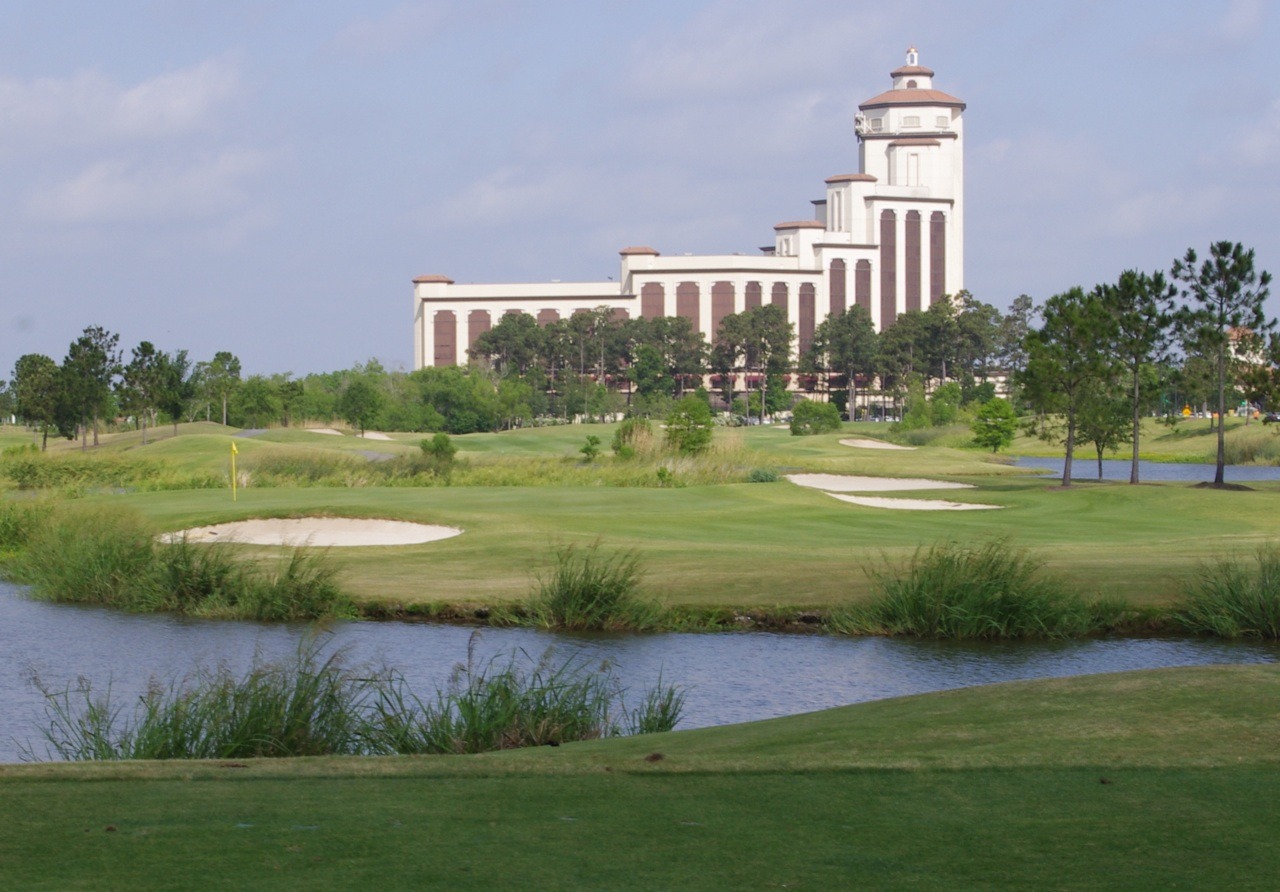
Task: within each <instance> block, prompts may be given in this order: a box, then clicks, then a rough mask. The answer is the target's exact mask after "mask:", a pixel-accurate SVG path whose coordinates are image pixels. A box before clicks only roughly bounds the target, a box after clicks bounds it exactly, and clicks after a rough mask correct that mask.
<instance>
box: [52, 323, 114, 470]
mask: <svg viewBox="0 0 1280 892" xmlns="http://www.w3.org/2000/svg"><path fill="white" fill-rule="evenodd" d="M119 343H120V336H119V335H117V334H112V333H111V332H109V331H107V330H106V329H104V328H102V327H100V326H97V325H92V326H90V327H88V328H86V329H85V330H84V333H83V334H82V335H80V337H78V338H76V340H75V341H73V342H72V343H71V347H70V349H68V351H67V358H66V359H65V360H63V362H62V374H63V387H64V389H65V393H66V395H67V398H68V405H69V406H70V407H71V410H72V412H73V414H74V416H75V417H76V419H77V420H78V421H79V423H80V425H81V431H82V432H83V437H82V439H81V442H80V448H81V449H84V448H86V447H87V445H88V439H89V433H88V432H89V426H90V424H92V426H93V445H94V446H97V445H98V423H99V421H100V420H101V419H102V415H103V413H104V412H105V411H106V408H107V405H108V403H109V402H110V400H111V382H112V381H113V380H114V379H115V377H116V375H117V374H119V372H120V353H119V351H118V350H117V349H116V348H117V345H118V344H119Z"/></svg>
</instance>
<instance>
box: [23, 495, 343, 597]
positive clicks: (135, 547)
mask: <svg viewBox="0 0 1280 892" xmlns="http://www.w3.org/2000/svg"><path fill="white" fill-rule="evenodd" d="M233 548H234V546H233V545H229V544H226V543H210V544H201V545H196V544H193V543H190V542H187V541H186V540H185V539H177V540H170V541H162V540H159V539H158V538H157V536H156V534H155V531H154V529H152V528H151V527H150V526H149V525H148V524H146V523H145V522H143V521H142V519H141V518H140V517H139V516H138V515H136V514H132V513H129V512H121V511H119V510H118V509H108V508H105V507H95V508H84V507H80V506H77V507H76V508H74V509H71V508H64V509H63V510H60V511H56V512H53V513H51V515H50V516H49V518H48V520H47V522H46V523H44V524H43V525H42V526H41V528H40V529H38V530H36V531H35V532H33V533H31V534H30V535H29V536H28V538H27V541H26V543H25V545H24V547H23V548H22V549H21V550H20V551H19V552H18V554H17V556H16V557H15V559H14V561H13V564H12V568H11V572H12V574H13V576H14V577H15V578H16V579H17V580H18V581H20V582H23V583H26V584H27V585H29V586H30V587H31V591H32V593H33V594H34V595H35V596H36V597H37V598H42V599H44V600H48V601H68V602H78V603H86V604H101V605H103V606H107V607H116V608H121V609H124V610H132V611H137V612H151V611H174V612H178V613H187V614H192V615H197V616H218V617H235V618H240V619H255V620H264V621H280V620H304V619H318V618H323V617H341V616H353V615H354V614H355V607H354V605H353V603H352V602H351V600H350V598H348V597H347V596H346V595H345V594H344V593H343V592H342V591H341V588H340V587H339V585H338V584H337V581H336V580H337V570H336V569H335V568H333V567H332V566H331V565H330V564H329V562H328V560H327V558H326V557H325V556H324V554H323V553H315V552H308V551H306V550H304V549H298V548H292V549H284V550H283V552H282V556H281V558H280V559H279V561H278V562H277V563H276V564H275V565H274V566H272V565H266V566H262V565H257V564H248V563H244V562H242V561H240V560H239V559H238V557H237V556H236V555H235V553H234V552H233V551H232V549H233Z"/></svg>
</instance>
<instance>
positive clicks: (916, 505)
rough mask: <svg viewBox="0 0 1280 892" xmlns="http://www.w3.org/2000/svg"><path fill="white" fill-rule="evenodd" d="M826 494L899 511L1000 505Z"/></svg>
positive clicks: (977, 507) (870, 506) (980, 509)
mask: <svg viewBox="0 0 1280 892" xmlns="http://www.w3.org/2000/svg"><path fill="white" fill-rule="evenodd" d="M827 495H829V496H831V498H833V499H839V500H840V501H842V502H851V503H852V504H854V505H862V506H863V507H865V508H896V509H898V510H899V511H986V510H990V509H995V508H999V507H1001V506H1000V505H979V504H975V503H972V502H948V501H945V500H943V499H881V498H876V497H875V496H847V495H843V494H842V493H838V492H829V493H827Z"/></svg>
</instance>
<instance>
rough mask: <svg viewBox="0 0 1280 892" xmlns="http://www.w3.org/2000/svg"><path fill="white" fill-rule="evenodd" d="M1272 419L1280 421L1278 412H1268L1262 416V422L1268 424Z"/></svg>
mask: <svg viewBox="0 0 1280 892" xmlns="http://www.w3.org/2000/svg"><path fill="white" fill-rule="evenodd" d="M1273 421H1280V412H1268V413H1267V414H1266V415H1263V416H1262V423H1263V424H1270V423H1271V422H1273Z"/></svg>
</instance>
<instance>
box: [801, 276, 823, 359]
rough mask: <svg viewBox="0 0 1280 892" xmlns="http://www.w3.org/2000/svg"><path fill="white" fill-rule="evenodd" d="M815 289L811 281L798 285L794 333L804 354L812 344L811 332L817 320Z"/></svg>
mask: <svg viewBox="0 0 1280 892" xmlns="http://www.w3.org/2000/svg"><path fill="white" fill-rule="evenodd" d="M817 303H818V300H817V289H815V288H814V287H813V283H812V282H805V283H804V284H803V285H801V286H800V308H799V309H800V318H799V320H797V321H798V322H799V324H798V325H797V326H796V328H797V331H796V334H797V335H798V336H799V340H800V345H799V346H800V354H801V355H804V354H805V353H808V352H809V348H810V347H812V346H813V332H814V329H815V328H816V323H817V320H816V319H815V317H816V316H817Z"/></svg>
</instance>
